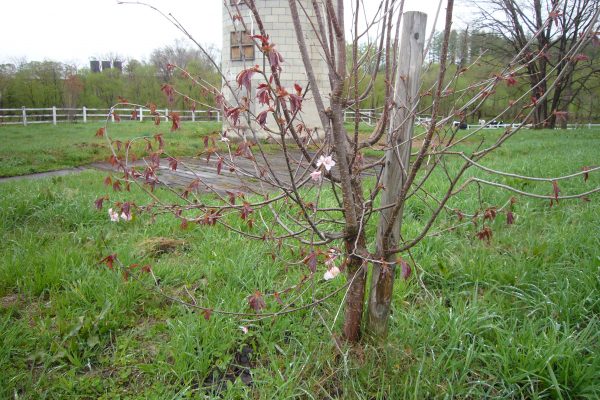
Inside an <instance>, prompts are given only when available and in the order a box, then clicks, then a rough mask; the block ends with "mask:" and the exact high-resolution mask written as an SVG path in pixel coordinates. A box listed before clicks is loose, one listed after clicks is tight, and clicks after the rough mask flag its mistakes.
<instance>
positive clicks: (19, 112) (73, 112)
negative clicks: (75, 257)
mask: <svg viewBox="0 0 600 400" xmlns="http://www.w3.org/2000/svg"><path fill="white" fill-rule="evenodd" d="M135 110H136V111H137V115H136V119H137V120H138V121H143V120H144V119H154V116H153V115H150V111H149V110H148V109H147V108H143V107H139V108H138V107H135ZM115 111H116V114H117V115H118V116H119V117H120V118H121V119H122V120H124V121H125V120H131V119H132V113H133V111H134V107H129V108H127V107H123V108H119V109H115ZM157 111H158V112H159V113H160V115H161V118H163V119H164V120H165V121H167V120H168V118H167V116H168V115H169V112H176V113H179V115H180V117H181V120H182V121H192V122H207V121H215V122H220V121H221V119H222V116H221V113H220V112H219V111H207V110H196V111H191V110H170V109H164V110H163V109H157ZM109 113H110V109H108V108H87V107H81V108H58V107H48V108H30V107H21V108H0V125H29V124H49V123H51V124H54V125H56V124H58V123H60V122H71V123H73V122H83V123H87V122H88V121H104V120H106V118H110V119H111V120H112V121H113V122H114V120H115V116H114V115H110V116H109ZM354 115H355V114H354V111H345V112H344V122H354ZM359 115H360V120H361V122H363V123H366V124H368V125H374V124H376V123H377V120H378V119H379V118H380V117H381V112H380V111H379V110H371V109H366V110H361V111H360V113H359ZM428 121H429V117H428V116H426V115H420V116H417V117H416V119H415V123H417V124H426V123H427V122H428ZM509 126H511V125H510V124H496V125H491V124H489V123H488V124H487V125H486V126H485V127H484V128H486V129H497V128H506V127H509ZM512 126H513V127H515V128H516V127H517V126H518V124H513V125H512ZM477 128H481V125H467V129H477ZM576 128H590V129H591V128H600V124H595V123H587V124H586V123H580V124H568V125H567V129H576Z"/></svg>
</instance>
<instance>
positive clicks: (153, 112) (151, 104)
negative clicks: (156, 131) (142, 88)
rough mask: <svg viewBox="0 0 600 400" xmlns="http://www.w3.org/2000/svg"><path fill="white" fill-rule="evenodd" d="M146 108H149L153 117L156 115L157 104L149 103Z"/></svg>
mask: <svg viewBox="0 0 600 400" xmlns="http://www.w3.org/2000/svg"><path fill="white" fill-rule="evenodd" d="M146 107H148V108H149V109H150V114H152V115H154V114H156V104H154V103H148V104H147V105H146Z"/></svg>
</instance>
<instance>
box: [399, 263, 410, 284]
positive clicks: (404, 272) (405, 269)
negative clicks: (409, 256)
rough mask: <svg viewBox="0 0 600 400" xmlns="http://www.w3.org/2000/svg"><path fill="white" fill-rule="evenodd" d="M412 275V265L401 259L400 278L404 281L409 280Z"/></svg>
mask: <svg viewBox="0 0 600 400" xmlns="http://www.w3.org/2000/svg"><path fill="white" fill-rule="evenodd" d="M411 274H412V269H411V268H410V265H409V264H408V263H407V262H406V261H404V260H403V259H400V277H401V278H402V279H404V280H407V279H408V278H410V275H411Z"/></svg>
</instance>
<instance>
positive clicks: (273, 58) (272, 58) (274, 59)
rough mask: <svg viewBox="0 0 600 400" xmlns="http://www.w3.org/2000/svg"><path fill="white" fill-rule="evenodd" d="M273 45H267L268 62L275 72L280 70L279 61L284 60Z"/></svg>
mask: <svg viewBox="0 0 600 400" xmlns="http://www.w3.org/2000/svg"><path fill="white" fill-rule="evenodd" d="M274 47H275V45H274V44H273V45H271V46H269V52H268V55H269V63H270V64H271V71H273V72H277V71H281V63H283V62H284V60H283V56H282V55H281V53H280V52H278V51H277V50H275V48H274Z"/></svg>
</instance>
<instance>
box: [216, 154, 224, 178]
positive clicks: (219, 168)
mask: <svg viewBox="0 0 600 400" xmlns="http://www.w3.org/2000/svg"><path fill="white" fill-rule="evenodd" d="M223 161H224V160H223V157H219V159H218V160H217V175H221V168H223Z"/></svg>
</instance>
